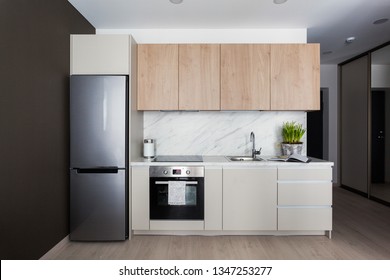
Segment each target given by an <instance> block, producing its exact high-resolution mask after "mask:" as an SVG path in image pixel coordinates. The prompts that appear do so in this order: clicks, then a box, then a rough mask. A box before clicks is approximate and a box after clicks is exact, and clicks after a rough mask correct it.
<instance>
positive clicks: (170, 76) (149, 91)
mask: <svg viewBox="0 0 390 280" xmlns="http://www.w3.org/2000/svg"><path fill="white" fill-rule="evenodd" d="M178 53H179V46H178V45H176V44H172V45H167V44H162V45H159V44H151V45H138V91H137V93H138V98H137V108H138V110H178V106H179V96H178V90H179V88H178V74H179V64H178V63H179V57H178Z"/></svg>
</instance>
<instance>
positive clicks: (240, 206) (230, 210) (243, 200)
mask: <svg viewBox="0 0 390 280" xmlns="http://www.w3.org/2000/svg"><path fill="white" fill-rule="evenodd" d="M276 198H277V169H276V168H261V167H260V168H258V167H253V168H251V167H242V168H224V169H223V230H276V229H277V222H276V221H277V208H276Z"/></svg>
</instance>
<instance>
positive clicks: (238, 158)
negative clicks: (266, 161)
mask: <svg viewBox="0 0 390 280" xmlns="http://www.w3.org/2000/svg"><path fill="white" fill-rule="evenodd" d="M227 158H228V160H230V161H245V162H246V161H262V160H263V159H262V158H253V157H250V156H229V157H227Z"/></svg>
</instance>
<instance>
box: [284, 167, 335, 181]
mask: <svg viewBox="0 0 390 280" xmlns="http://www.w3.org/2000/svg"><path fill="white" fill-rule="evenodd" d="M278 180H279V181H281V180H286V181H288V180H313V181H318V180H320V181H321V180H325V181H331V180H332V168H323V169H322V168H321V169H320V168H304V169H298V168H278Z"/></svg>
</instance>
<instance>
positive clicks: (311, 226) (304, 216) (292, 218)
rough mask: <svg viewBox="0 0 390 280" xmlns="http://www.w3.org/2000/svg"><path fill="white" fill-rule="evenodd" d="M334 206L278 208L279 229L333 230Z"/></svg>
mask: <svg viewBox="0 0 390 280" xmlns="http://www.w3.org/2000/svg"><path fill="white" fill-rule="evenodd" d="M331 229H332V208H330V207H329V208H278V230H331Z"/></svg>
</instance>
